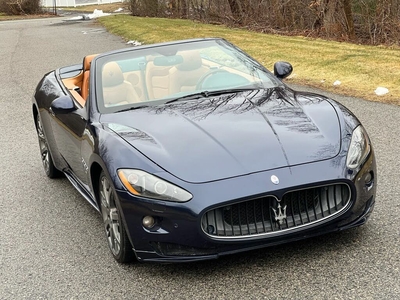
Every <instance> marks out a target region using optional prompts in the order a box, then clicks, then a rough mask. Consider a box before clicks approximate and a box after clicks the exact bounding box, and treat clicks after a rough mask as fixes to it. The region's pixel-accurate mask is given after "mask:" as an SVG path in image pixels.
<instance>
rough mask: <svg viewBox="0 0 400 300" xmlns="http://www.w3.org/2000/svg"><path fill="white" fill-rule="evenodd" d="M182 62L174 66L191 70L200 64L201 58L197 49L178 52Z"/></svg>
mask: <svg viewBox="0 0 400 300" xmlns="http://www.w3.org/2000/svg"><path fill="white" fill-rule="evenodd" d="M179 54H180V55H181V56H182V58H183V62H182V63H181V64H179V65H177V66H176V68H177V69H178V70H180V71H193V70H196V69H198V68H200V67H201V66H202V60H201V56H200V53H199V52H198V51H184V52H180V53H179Z"/></svg>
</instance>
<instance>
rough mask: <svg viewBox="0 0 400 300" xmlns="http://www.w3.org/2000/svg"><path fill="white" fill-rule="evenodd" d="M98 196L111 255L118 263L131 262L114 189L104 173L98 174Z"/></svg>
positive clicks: (132, 256)
mask: <svg viewBox="0 0 400 300" xmlns="http://www.w3.org/2000/svg"><path fill="white" fill-rule="evenodd" d="M99 196H100V207H101V214H102V216H103V222H104V229H105V232H106V237H107V242H108V246H109V248H110V250H111V253H112V255H113V256H114V258H115V260H116V261H118V262H119V263H128V262H131V261H132V260H133V259H134V257H135V255H134V252H133V249H132V245H131V243H130V241H129V239H128V236H127V233H126V230H125V226H124V224H123V222H122V218H121V214H120V212H119V210H118V206H117V203H116V196H115V192H114V188H113V187H112V185H111V183H110V181H109V180H108V178H107V176H106V175H105V173H104V171H102V172H101V174H100V179H99Z"/></svg>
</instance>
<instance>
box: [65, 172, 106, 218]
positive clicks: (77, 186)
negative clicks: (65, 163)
mask: <svg viewBox="0 0 400 300" xmlns="http://www.w3.org/2000/svg"><path fill="white" fill-rule="evenodd" d="M64 174H65V177H67V179H68V180H69V182H71V184H72V185H73V186H74V188H75V189H76V190H77V191H78V192H79V193H80V194H81V195H82V196H83V198H85V200H86V201H87V202H89V204H90V205H92V206H93V207H94V208H95V209H96V210H97V211H98V212H100V209H99V207H98V206H97V203H96V200H95V199H94V198H93V196H92V195H91V194H90V193H89V191H88V190H87V189H86V188H84V187H83V185H82V184H81V183H80V182H79V181H78V180H77V179H76V178H75V176H74V175H73V174H72V173H70V172H68V171H64Z"/></svg>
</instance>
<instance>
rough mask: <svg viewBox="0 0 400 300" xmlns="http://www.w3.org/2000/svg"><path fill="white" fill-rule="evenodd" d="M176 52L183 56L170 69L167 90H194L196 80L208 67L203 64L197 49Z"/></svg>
mask: <svg viewBox="0 0 400 300" xmlns="http://www.w3.org/2000/svg"><path fill="white" fill-rule="evenodd" d="M177 54H178V55H181V56H182V57H183V62H182V63H181V64H179V65H177V66H174V67H172V68H171V70H170V78H169V92H170V94H175V93H179V92H188V91H194V90H195V89H196V85H197V82H198V81H199V79H200V78H201V77H202V76H203V75H204V74H205V73H207V72H208V71H209V68H207V67H205V66H203V62H202V59H201V56H200V53H199V52H198V51H184V52H178V53H177Z"/></svg>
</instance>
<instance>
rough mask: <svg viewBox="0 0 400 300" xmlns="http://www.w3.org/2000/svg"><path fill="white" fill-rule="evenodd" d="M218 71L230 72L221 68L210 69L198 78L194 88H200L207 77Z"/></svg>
mask: <svg viewBox="0 0 400 300" xmlns="http://www.w3.org/2000/svg"><path fill="white" fill-rule="evenodd" d="M218 73H225V74H231V73H230V72H228V71H226V70H223V69H214V70H210V71H209V72H207V73H205V74H204V75H203V76H201V77H200V79H199V80H198V81H197V84H196V90H201V89H202V88H203V84H204V82H205V81H206V80H207V79H209V78H210V77H211V76H213V75H215V74H218Z"/></svg>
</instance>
